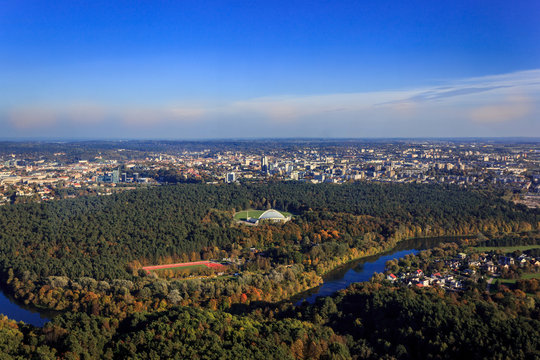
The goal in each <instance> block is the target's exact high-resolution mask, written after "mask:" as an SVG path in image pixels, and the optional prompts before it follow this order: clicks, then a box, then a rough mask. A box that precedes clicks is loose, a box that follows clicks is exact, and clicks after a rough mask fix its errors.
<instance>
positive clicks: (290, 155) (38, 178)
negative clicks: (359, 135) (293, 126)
mask: <svg viewBox="0 0 540 360" xmlns="http://www.w3.org/2000/svg"><path fill="white" fill-rule="evenodd" d="M0 150H1V149H0ZM126 152H127V150H125V149H118V150H117V151H116V152H115V151H112V152H111V151H109V152H107V155H106V156H104V155H100V154H98V155H96V156H93V157H88V158H86V159H77V160H76V161H70V160H66V159H67V158H68V157H66V154H65V153H58V154H48V155H43V156H39V154H37V155H36V154H34V155H33V156H27V155H25V154H2V153H1V152H0V203H7V202H9V201H11V200H12V199H13V197H18V196H20V197H24V196H26V197H29V196H33V197H35V198H36V199H39V200H48V199H52V198H54V194H55V193H56V191H55V189H58V188H73V189H81V188H83V189H94V190H95V191H96V192H97V193H99V194H107V193H110V192H111V191H113V190H112V189H111V188H112V187H115V186H116V187H126V186H128V185H129V186H133V185H136V184H140V183H144V184H162V183H171V182H182V181H186V182H188V181H197V182H207V183H223V182H227V183H236V182H250V181H255V182H261V181H262V182H264V181H304V182H311V183H336V184H340V183H344V182H351V181H375V182H395V183H422V184H434V183H438V184H457V185H461V186H466V187H489V186H498V187H504V188H507V189H509V190H512V191H513V192H514V193H516V194H520V196H521V199H522V200H521V201H523V202H524V203H525V204H527V205H528V206H538V205H539V204H540V147H539V146H538V144H522V143H515V144H505V143H489V142H452V141H444V142H443V141H428V140H426V141H411V142H405V141H399V142H387V143H385V142H371V143H355V142H347V141H344V142H343V143H336V142H334V143H326V142H316V141H313V142H308V141H306V142H292V143H288V142H283V143H277V145H276V146H266V147H260V146H257V143H256V142H253V144H251V145H250V146H243V147H241V148H236V147H235V146H234V144H233V143H232V144H231V145H230V146H228V145H227V144H225V145H223V144H221V146H219V147H218V146H211V144H210V145H209V146H208V148H207V149H200V148H197V149H195V150H189V148H188V149H184V150H182V151H178V150H174V151H172V150H171V151H164V152H159V153H157V152H156V153H148V152H136V151H131V152H130V156H129V159H128V160H126V159H125V158H126V156H125V155H126ZM115 154H117V155H118V156H117V157H115ZM68 155H69V154H68ZM51 194H53V195H51Z"/></svg>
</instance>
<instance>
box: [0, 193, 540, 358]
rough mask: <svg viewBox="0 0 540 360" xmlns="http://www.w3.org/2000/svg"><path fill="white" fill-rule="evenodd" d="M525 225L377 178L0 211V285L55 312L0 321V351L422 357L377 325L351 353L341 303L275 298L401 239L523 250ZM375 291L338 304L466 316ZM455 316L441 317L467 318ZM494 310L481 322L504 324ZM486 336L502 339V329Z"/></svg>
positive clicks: (527, 215) (498, 212)
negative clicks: (42, 321) (33, 322)
mask: <svg viewBox="0 0 540 360" xmlns="http://www.w3.org/2000/svg"><path fill="white" fill-rule="evenodd" d="M247 208H256V209H267V208H276V209H279V210H283V211H288V212H290V213H292V214H293V219H292V220H291V221H289V222H287V223H286V224H284V225H277V224H263V225H261V226H256V227H251V226H245V225H242V224H237V223H236V222H235V221H234V220H233V215H234V213H235V212H236V211H240V210H243V209H247ZM538 215H539V212H538V210H530V209H527V208H525V207H523V206H517V205H514V204H512V203H510V202H507V201H505V200H502V199H501V198H500V197H498V196H497V195H496V194H493V193H491V192H487V191H484V192H482V191H478V190H467V189H462V188H459V187H453V186H438V185H437V186H435V185H433V186H431V185H415V184H402V185H401V184H376V183H351V184H344V185H333V184H318V185H313V184H305V183H295V182H290V183H268V184H248V185H226V184H223V185H217V186H216V185H206V184H178V185H168V186H160V187H155V188H148V189H138V190H133V191H129V192H123V193H117V194H113V195H111V196H103V197H97V196H88V197H82V198H77V199H69V200H61V201H56V202H49V203H42V204H35V203H34V204H16V205H13V206H6V207H2V208H0V228H1V229H2V231H1V232H0V272H1V274H2V277H1V278H2V286H3V288H4V289H5V290H6V291H7V292H9V293H11V294H12V295H13V296H14V297H15V298H16V299H18V300H19V301H24V302H25V303H28V304H32V305H34V306H38V307H42V308H48V309H55V310H59V311H62V312H63V315H60V316H58V317H56V318H55V319H54V320H53V321H52V322H51V323H49V324H47V325H46V326H45V327H44V328H43V329H36V328H33V327H31V326H29V325H22V324H15V323H13V322H11V321H9V320H7V319H3V320H2V328H1V330H0V331H2V332H3V333H4V334H5V336H3V337H2V338H3V339H5V340H2V341H4V342H5V343H3V344H2V345H0V350H1V349H2V347H4V349H8V348H9V351H8V350H5V352H6V353H10V354H13V356H15V357H17V356H22V357H24V356H27V355H28V354H37V353H40V354H41V355H40V356H41V358H47V357H50V358H56V356H59V354H60V357H65V358H94V357H93V356H95V354H98V353H99V354H100V356H99V357H104V358H125V357H133V358H141V359H142V358H159V354H160V352H162V351H165V350H164V349H167V351H171V353H170V354H171V356H170V357H172V358H174V357H175V356H176V355H174V356H173V355H172V354H176V353H182V354H192V356H190V357H191V358H217V357H218V356H217V355H216V356H214V355H208V354H209V353H211V354H218V353H219V354H222V355H223V356H221V358H238V357H245V358H276V357H280V358H296V359H302V358H321V359H327V358H328V359H330V358H335V359H347V358H351V357H352V358H370V357H371V358H381V356H383V354H390V355H388V356H389V357H388V358H415V357H416V355H417V354H423V353H421V351H422V350H421V349H417V348H418V347H420V345H410V344H409V343H408V342H410V341H412V340H411V336H410V335H409V336H408V337H407V336H405V335H403V342H404V343H403V347H404V349H403V348H401V347H400V348H399V349H398V348H396V347H388V346H386V345H384V337H385V336H390V335H391V336H394V335H395V334H386V333H384V332H383V331H382V330H381V332H373V333H371V335H372V336H375V337H376V338H372V337H366V336H367V335H366V334H363V333H361V334H360V335H358V336H364V337H362V338H361V339H364V340H362V341H363V342H362V341H360V340H358V341H357V340H355V339H356V338H355V336H356V334H355V333H354V331H353V330H354V326H359V325H358V324H362V323H364V322H367V321H371V320H368V318H369V317H370V316H372V315H373V314H376V312H375V313H372V312H369V313H354V314H352V315H350V316H349V315H347V316H349V317H350V318H351V319H349V318H347V319H337V318H336V319H335V318H334V317H333V316H334V315H333V314H334V310H333V309H334V308H335V307H336V306H337V308H339V306H340V305H339V304H340V303H342V305H343V311H345V310H346V304H347V301H348V300H343V301H342V300H341V299H342V298H341V297H339V296H341V295H339V296H338V298H336V299H334V300H331V301H332V302H334V303H335V304H334V305H331V304H330V305H327V306H326V307H325V305H324V304H322V305H321V304H319V303H318V304H315V305H313V306H308V307H307V308H302V309H301V312H300V313H297V312H295V311H293V312H290V311H291V310H287V306H290V305H287V301H286V300H287V299H289V298H290V297H291V296H293V295H295V294H298V293H300V292H302V291H304V290H307V289H310V288H313V287H315V286H317V285H319V284H320V283H321V281H322V278H321V276H322V275H324V274H325V273H327V272H328V271H330V270H332V269H334V268H336V267H337V266H339V265H341V264H344V263H346V262H348V261H350V260H353V259H356V258H360V257H364V256H369V255H374V254H378V253H381V252H383V251H385V250H388V249H390V248H392V247H394V246H395V245H396V244H397V243H398V242H399V241H401V240H404V239H408V238H414V237H433V236H468V237H469V238H471V239H475V240H476V241H484V242H486V241H490V239H494V238H500V239H503V238H504V239H508V236H507V237H504V236H505V234H520V235H519V237H520V238H521V239H526V238H528V235H527V234H532V233H536V232H537V230H538V225H539V216H538ZM506 241H512V240H506ZM523 241H526V240H523ZM223 258H228V259H232V260H233V261H234V265H230V268H229V270H228V271H227V272H226V273H225V274H224V275H222V276H210V277H209V278H205V279H202V278H194V279H189V278H188V279H186V278H185V277H184V276H183V275H182V274H181V273H175V272H174V271H170V272H163V273H160V274H159V276H158V274H155V273H150V274H148V273H147V272H146V271H144V270H142V266H145V265H154V264H167V263H173V262H186V261H198V260H209V259H212V260H217V261H219V260H221V259H223ZM233 273H234V274H235V276H233V275H232V274H233ZM383 285H384V284H383ZM370 286H371V287H370ZM377 286H378V285H377ZM377 286H375V285H362V287H361V289H363V290H361V291H360V290H358V291H359V292H361V293H362V294H364V293H365V292H366V291H367V295H366V296H368V297H366V298H358V297H357V294H356V295H355V296H352V295H351V297H350V299H355V300H354V301H356V299H358V301H361V303H362V304H367V305H366V306H367V307H368V308H370V307H373V306H375V305H372V304H371V301H375V302H376V305H377V306H380V312H381V314H382V313H384V312H386V311H388V307H391V306H394V305H396V304H397V305H396V306H398V305H399V306H400V307H402V308H403V309H404V311H406V312H407V314H411V315H410V316H414V313H415V312H418V313H421V312H422V311H426V312H428V313H430V314H431V313H433V312H438V311H439V310H437V309H438V308H439V307H449V306H454V307H456V310H455V311H458V310H459V311H466V309H462V306H461V305H459V304H458V303H456V302H455V300H454V299H453V298H448V299H446V297H447V295H445V296H444V299H442V300H440V299H439V300H437V299H438V295H434V294H422V293H421V294H420V295H414V294H416V293H414V294H413V293H410V292H407V291H402V290H399V291H396V290H393V289H389V288H387V287H386V285H384V286H382V285H381V286H382V288H381V289H382V290H381V293H380V294H383V293H384V291H387V292H388V293H389V294H390V293H392V294H394V295H392V296H398V297H399V299H401V300H403V299H409V298H415V299H416V298H419V299H422V302H423V301H428V300H429V302H430V303H433V304H432V305H433V306H434V307H433V308H427V309H424V308H422V307H421V306H420V304H417V303H416V302H412V303H411V302H410V301H409V300H407V301H405V300H403V302H400V301H401V300H399V301H398V300H395V301H394V303H387V302H386V300H385V301H383V302H382V303H380V304H379V301H380V300H373V299H379V296H382V295H379V292H378V291H372V288H377ZM366 289H368V290H369V291H368V290H366ZM351 291H352V290H351ZM355 291H356V290H354V291H352V292H353V293H354V292H355ZM384 294H386V293H384ZM396 294H397V295H396ZM415 296H416V297H415ZM426 296H427V298H426ZM388 297H389V298H391V296H390V295H388ZM402 298H403V299H402ZM344 299H345V298H344ZM477 300H478V301H487V300H486V299H483V298H482V299H480V298H478V299H476V298H475V301H477ZM325 301H330V300H325ZM437 301H438V302H437ZM441 301H442V302H441ZM464 301H465V302H467V301H468V300H464ZM336 304H337V305H336ZM317 306H319V307H321V308H320V309H319V308H317ZM347 306H348V305H347ZM327 307H330V308H331V310H332V311H330V313H329V312H328V309H326V308H327ZM465 308H467V307H465ZM310 309H311V310H310ZM314 309H316V310H314ZM325 309H326V310H325ZM288 311H289V312H288ZM340 311H341V310H340ZM340 311H338V313H339V312H340ZM459 311H458V312H454V313H448V314H445V315H444V316H449V317H451V316H456V314H459V316H462V315H463V316H465V315H467V316H469V315H470V314H469V313H461V312H459ZM470 311H471V313H472V312H473V311H472V309H470ZM490 311H491V310H490ZM493 311H495V310H493ZM500 312H501V314H498V313H497V314H496V315H497V316H499V315H500V316H503V315H504V314H505V310H504V309H503V310H500ZM315 313H319V316H320V317H322V318H321V319H319V318H318V317H316V316H315V315H313V314H315ZM323 314H326V315H324V316H323ZM343 314H345V313H343ZM529 315H530V314H529ZM529 315H528V316H529ZM310 316H311V317H310ZM471 316H472V315H471ZM474 316H477V317H478V316H479V315H478V314H476V315H474ZM505 316H506V315H505ZM512 316H513V318H516V316H518V315H515V316H514V315H512ZM353 317H354V320H352V318H353ZM192 318H193V319H199V320H197V321H194V322H190V320H189V319H192ZM269 319H270V320H269ZM272 319H275V321H274V320H272ZM501 319H502V317H501ZM505 319H506V318H505ZM345 320H347V321H349V320H351V321H352V322H353V323H354V324H349V325H347V326H350V329H349V330H347V331H345V330H343V329H342V328H340V327H339V324H341V323H342V324H346V323H347V322H346V321H345ZM407 321H410V319H403V323H404V324H405V323H406V322H407ZM447 321H450V320H444V319H443V320H440V321H439V322H437V324H435V325H432V326H433V327H436V326H440V327H442V326H443V325H442V324H446V322H447ZM475 321H483V319H482V318H480V319H477V320H475ZM501 321H502V320H501ZM513 321H518V320H515V319H514V320H513ZM519 321H522V320H519ZM523 321H524V320H523ZM357 323H358V324H357ZM525 323H526V324H529V325H530V326H533V330H531V331H532V333H533V334H534V331H536V332H537V331H538V324H537V323H530V322H525ZM188 324H191V325H189V326H188ZM205 324H206V325H205ZM218 324H221V325H219V326H218ZM355 324H356V325H355ZM369 324H372V323H371V322H370V323H369ZM519 324H520V325H521V322H519ZM531 324H532V325H531ZM473 325H474V324H473ZM220 326H221V327H220ZM370 326H371V325H370ZM422 326H423V325H422ZM456 326H458V327H462V326H464V325H463V324H457V325H456ZM471 326H472V325H471ZM524 326H525V325H524ZM527 326H528V325H527ZM534 326H536V328H534ZM150 329H152V330H150ZM411 329H412V330H411V331H412V332H413V333H414V334H417V333H418V331H420V330H418V329H416V328H415V327H411ZM148 331H150V333H149V332H148ZM407 331H409V330H407ZM471 331H472V330H471ZM501 331H503V332H509V333H508V334H507V333H505V334H506V335H505V336H513V333H512V332H511V331H513V328H505V329H503V330H501ZM90 334H93V335H90ZM203 334H204V336H203ZM371 335H370V336H371ZM428 335H429V336H431V333H429V334H426V335H425V336H424V335H423V336H424V337H423V338H422V339H424V340H422V341H425V343H424V342H421V344H424V345H425V344H427V343H430V344H431V343H434V344H436V345H433V346H441V349H443V348H444V349H452V347H451V346H450V345H451V344H453V342H454V343H455V345H454V348H455V349H456V350H455V352H453V353H452V354H454V355H456V356H458V355H460V354H461V353H459V351H461V350H460V349H461V348H460V346H465V345H466V342H465V341H466V340H467V339H468V338H467V339H461V340H460V339H457V340H456V338H455V334H454V333H451V334H449V335H448V338H445V339H444V343H445V344H446V345H445V346H446V347H444V346H443V345H442V342H441V341H443V340H441V339H437V340H434V339H431V338H430V337H429V336H428ZM490 336H491V335H490ZM501 336H502V335H501ZM154 338H155V339H154ZM150 339H154V340H152V341H150ZM269 339H272V340H271V341H270V340H269ZM314 339H317V341H315V340H314ZM358 339H360V338H358ZM527 339H528V338H527ZM527 339H525V340H524V341H529V340H527ZM353 340H354V341H353ZM460 341H462V342H460ZM489 341H491V340H489ZM489 341H487V342H486V347H485V349H488V348H489V346H488V345H489ZM439 342H441V344H439ZM178 343H180V344H178ZM128 344H131V345H128ZM276 344H280V345H279V346H276ZM361 344H363V345H361ZM180 346H183V347H180ZM392 346H394V345H392ZM411 346H412V347H411ZM430 349H431V348H430ZM483 349H484V348H483ZM485 349H484V350H485ZM218 350H219V351H218ZM430 351H434V350H433V349H432V350H430ZM448 351H449V350H446V351H444V352H443V351H442V350H440V353H441V354H445V353H446V352H448ZM482 351H483V350H482ZM501 351H502V352H503V353H504V352H505V351H506V353H508V352H509V351H513V348H512V347H511V346H510V345H509V346H508V347H506V348H504V349H501ZM527 351H529V350H527ZM531 351H532V350H531ZM449 353H451V352H449ZM529 353H532V352H530V351H529V352H527V353H526V354H525V353H524V355H523V356H525V357H527V356H528V355H527V354H529ZM55 354H56V355H55ZM84 354H86V355H84ZM205 354H206V355H205ZM407 354H408V355H407ZM441 357H442V358H444V356H442V355H441ZM503 357H504V356H503Z"/></svg>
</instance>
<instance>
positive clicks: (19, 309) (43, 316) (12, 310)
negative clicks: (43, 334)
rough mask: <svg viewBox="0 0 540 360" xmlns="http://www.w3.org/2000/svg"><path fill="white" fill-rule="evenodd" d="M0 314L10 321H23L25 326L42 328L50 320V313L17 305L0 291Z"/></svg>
mask: <svg viewBox="0 0 540 360" xmlns="http://www.w3.org/2000/svg"><path fill="white" fill-rule="evenodd" d="M0 314H4V315H6V316H7V317H8V318H10V319H11V320H15V321H24V322H25V323H27V324H32V325H35V326H43V325H45V323H46V322H48V321H49V320H50V317H51V313H49V312H47V311H40V310H36V309H32V308H31V307H28V306H25V305H22V304H18V303H17V302H16V301H15V300H14V299H12V298H11V297H9V296H7V295H6V294H4V293H3V292H2V290H0Z"/></svg>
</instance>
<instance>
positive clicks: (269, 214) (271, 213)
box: [259, 209, 288, 222]
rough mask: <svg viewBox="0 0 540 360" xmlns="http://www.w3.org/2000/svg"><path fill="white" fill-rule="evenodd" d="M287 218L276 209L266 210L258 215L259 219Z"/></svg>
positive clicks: (276, 219) (276, 220) (285, 219)
mask: <svg viewBox="0 0 540 360" xmlns="http://www.w3.org/2000/svg"><path fill="white" fill-rule="evenodd" d="M287 220H288V219H287V218H286V217H285V216H283V214H282V213H280V212H279V211H277V210H274V209H270V210H266V211H265V212H263V213H262V214H261V216H259V221H272V222H286V221H287Z"/></svg>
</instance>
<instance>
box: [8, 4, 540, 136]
mask: <svg viewBox="0 0 540 360" xmlns="http://www.w3.org/2000/svg"><path fill="white" fill-rule="evenodd" d="M2 3H3V4H2V8H3V11H2V12H1V13H0V20H1V21H0V43H1V44H2V46H1V47H0V79H1V83H2V86H0V94H1V96H0V99H1V100H0V127H2V129H3V131H2V134H1V135H0V137H1V138H3V139H13V140H17V139H28V138H35V139H41V138H43V139H93V138H96V139H101V138H103V139H119V138H120V139H121V138H126V139H142V138H151V139H159V138H167V139H208V138H265V137H273V138H291V137H308V138H309V137H317V138H326V137H333V138H340V137H346V138H352V137H357V138H370V137H382V138H389V137H508V136H510V137H529V136H535V135H536V134H540V121H538V119H539V115H540V106H539V105H540V65H539V61H538V60H540V47H539V46H538V45H537V44H539V43H540V26H539V25H538V24H537V21H536V20H537V19H536V16H535V14H538V12H539V10H540V5H538V3H536V2H534V1H525V2H520V3H519V4H517V5H516V4H510V3H507V2H503V1H495V2H493V1H489V2H488V1H479V2H474V4H471V3H470V2H466V1H460V2H454V3H452V4H445V3H440V4H433V3H426V2H420V1H417V2H412V3H408V4H394V3H389V2H380V3H377V4H369V3H357V2H355V3H352V2H341V3H339V4H335V3H331V2H316V3H315V4H313V3H310V4H309V5H308V4H307V3H304V2H298V1H292V2H273V3H272V4H268V3H262V2H249V3H242V2H240V3H236V4H234V5H231V4H228V3H226V2H220V1H211V2H205V3H204V4H201V3H197V2H182V3H181V4H172V3H168V4H167V3H159V4H157V5H155V4H151V5H150V4H131V3H127V2H124V3H122V2H118V3H115V4H113V5H111V4H108V3H105V2H94V3H92V4H86V5H80V4H78V5H77V4H72V3H70V2H62V1H60V2H57V3H55V4H54V6H52V5H50V4H44V3H43V4H40V3H39V2H32V3H9V2H2Z"/></svg>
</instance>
